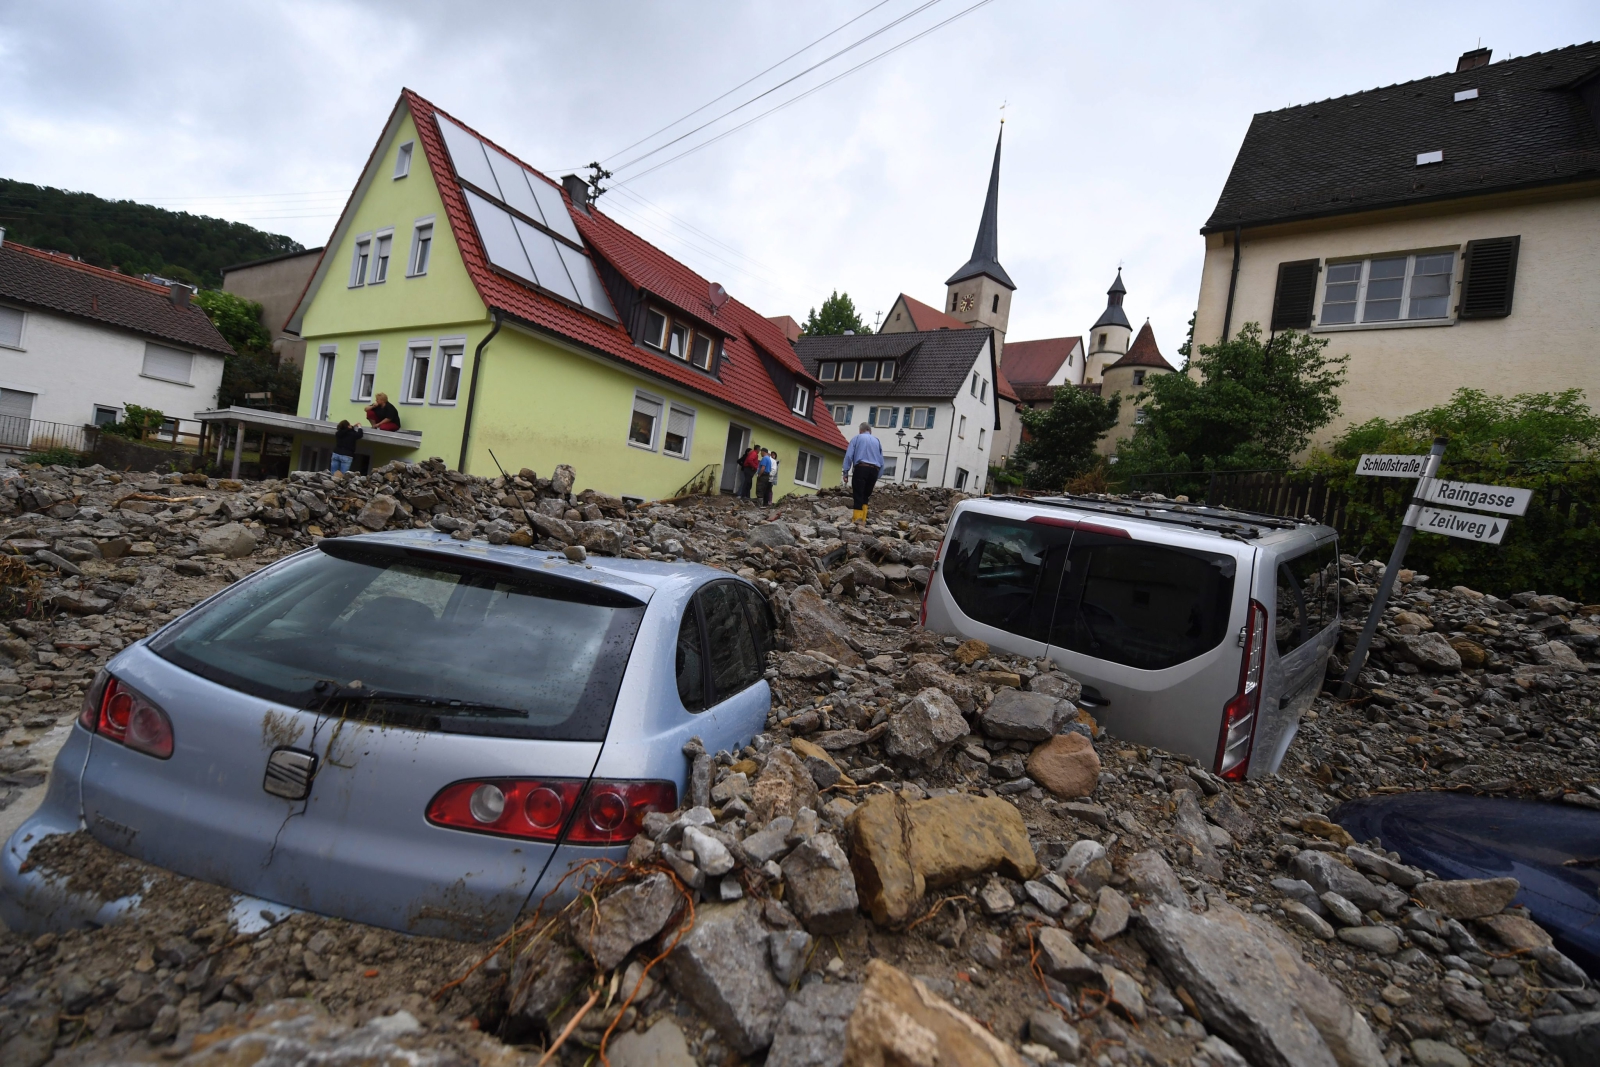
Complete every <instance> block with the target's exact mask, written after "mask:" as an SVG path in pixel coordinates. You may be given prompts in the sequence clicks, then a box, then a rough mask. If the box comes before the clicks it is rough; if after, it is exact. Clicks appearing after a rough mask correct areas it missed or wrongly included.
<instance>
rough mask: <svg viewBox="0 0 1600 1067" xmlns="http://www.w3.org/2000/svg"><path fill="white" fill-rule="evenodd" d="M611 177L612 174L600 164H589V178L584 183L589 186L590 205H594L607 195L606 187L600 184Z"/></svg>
mask: <svg viewBox="0 0 1600 1067" xmlns="http://www.w3.org/2000/svg"><path fill="white" fill-rule="evenodd" d="M609 177H611V172H610V171H609V170H606V169H605V168H604V167H602V166H601V165H600V164H599V163H598V162H596V163H591V164H589V176H588V177H587V178H585V179H584V181H585V182H586V183H587V184H588V186H589V203H591V204H592V203H594V202H595V201H596V200H599V199H600V197H602V196H604V195H605V193H606V191H607V190H606V187H605V186H603V185H601V184H600V183H601V182H603V181H605V180H606V179H607V178H609Z"/></svg>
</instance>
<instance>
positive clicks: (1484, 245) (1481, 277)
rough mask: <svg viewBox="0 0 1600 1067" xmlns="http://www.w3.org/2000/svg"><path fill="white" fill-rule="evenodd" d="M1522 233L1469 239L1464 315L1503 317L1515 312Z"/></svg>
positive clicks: (1468, 317) (1491, 317) (1461, 307)
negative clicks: (1512, 295)
mask: <svg viewBox="0 0 1600 1067" xmlns="http://www.w3.org/2000/svg"><path fill="white" fill-rule="evenodd" d="M1521 244H1522V238H1521V237H1520V236H1519V237H1490V238H1486V239H1484V240H1481V241H1468V242H1467V252H1466V256H1465V257H1464V258H1465V260H1466V269H1465V270H1464V271H1463V273H1462V276H1461V306H1460V308H1459V312H1458V313H1459V314H1460V316H1461V317H1462V318H1464V319H1503V318H1505V317H1506V316H1507V315H1509V314H1511V294H1512V291H1513V290H1514V289H1515V288H1516V283H1517V250H1518V247H1519V246H1520V245H1521Z"/></svg>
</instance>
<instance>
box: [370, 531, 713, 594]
mask: <svg viewBox="0 0 1600 1067" xmlns="http://www.w3.org/2000/svg"><path fill="white" fill-rule="evenodd" d="M339 540H340V541H342V542H358V543H359V542H364V543H368V544H387V545H403V546H406V547H409V548H423V549H426V550H427V551H428V552H430V553H436V554H438V555H441V556H454V557H456V558H458V559H461V560H462V561H464V562H484V563H494V564H498V565H500V566H507V567H515V568H517V569H519V570H525V571H528V572H530V573H544V574H552V575H554V576H557V577H560V578H564V579H566V580H568V581H579V582H591V583H594V584H596V585H601V586H604V587H606V588H608V589H613V590H615V591H616V592H619V593H623V594H625V595H627V596H631V597H634V598H636V599H638V600H645V601H647V600H650V599H651V598H652V597H653V596H654V595H655V594H657V593H661V592H679V591H683V590H692V589H694V588H697V587H699V586H701V585H704V584H705V583H706V582H709V581H713V580H715V579H718V578H732V579H733V580H735V581H743V579H741V578H738V577H737V576H735V575H732V574H729V573H728V572H727V571H720V570H717V569H716V568H715V567H707V566H705V565H703V564H699V563H658V562H655V561H653V560H647V559H621V558H618V557H615V556H590V557H588V558H587V559H585V560H584V561H583V562H581V563H574V562H573V561H571V560H569V559H567V557H566V556H565V555H564V554H563V553H560V552H547V551H545V550H543V549H537V548H523V547H521V546H519V545H491V544H489V543H488V542H487V541H478V540H473V541H457V540H456V539H455V538H453V537H451V536H450V535H449V534H445V533H440V532H439V531H437V530H395V531H390V532H386V533H375V534H360V535H358V536H355V537H341V538H339Z"/></svg>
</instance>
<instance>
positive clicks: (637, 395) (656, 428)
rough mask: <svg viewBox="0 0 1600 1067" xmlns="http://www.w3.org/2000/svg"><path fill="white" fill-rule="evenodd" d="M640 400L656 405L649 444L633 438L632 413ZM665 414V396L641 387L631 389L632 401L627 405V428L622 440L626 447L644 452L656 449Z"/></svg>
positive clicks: (636, 408) (658, 444)
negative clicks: (626, 443)
mask: <svg viewBox="0 0 1600 1067" xmlns="http://www.w3.org/2000/svg"><path fill="white" fill-rule="evenodd" d="M641 400H644V401H647V402H649V403H651V404H654V405H655V406H656V415H655V423H654V424H653V425H652V426H651V427H650V443H649V444H645V443H643V442H641V441H635V440H634V439H633V415H634V412H636V411H638V410H639V401H641ZM666 414H667V401H666V398H665V397H659V396H656V395H655V394H654V393H647V392H645V391H644V390H643V389H635V390H634V391H633V403H631V404H629V405H628V430H627V436H626V437H625V438H624V440H626V441H627V442H628V447H629V448H638V449H642V450H643V451H645V452H654V451H656V450H657V449H658V448H659V447H660V444H661V424H662V423H663V422H665V421H666Z"/></svg>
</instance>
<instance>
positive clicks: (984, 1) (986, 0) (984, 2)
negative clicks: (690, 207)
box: [617, 0, 994, 187]
mask: <svg viewBox="0 0 1600 1067" xmlns="http://www.w3.org/2000/svg"><path fill="white" fill-rule="evenodd" d="M992 3H994V0H978V2H977V3H975V4H973V5H972V6H971V7H969V8H965V9H964V10H962V11H958V12H957V13H956V14H954V15H951V16H950V17H949V18H947V19H945V20H944V21H942V22H936V23H934V24H933V25H932V26H929V27H928V28H927V29H925V30H923V31H922V32H921V33H918V34H914V35H913V36H911V37H907V38H906V39H905V40H904V41H901V42H900V43H899V44H897V45H893V46H891V47H889V48H886V49H884V50H883V51H882V52H879V53H878V54H877V55H875V56H872V57H871V58H869V59H864V60H862V61H861V62H860V63H857V64H856V65H855V66H853V67H851V68H849V69H848V70H845V71H843V72H841V73H839V74H835V75H834V76H833V77H831V78H829V79H828V80H827V81H825V82H822V83H821V84H820V85H815V86H813V87H811V88H810V89H807V90H806V91H805V92H803V93H801V94H799V95H798V96H794V97H790V98H789V99H788V100H785V101H784V102H783V103H781V104H778V105H776V106H775V107H771V108H768V109H767V110H766V111H763V112H762V113H761V114H759V115H756V116H755V117H753V118H749V119H746V120H745V121H744V122H741V123H740V124H739V125H737V126H735V127H733V128H732V129H728V130H724V131H723V132H721V133H719V134H717V135H716V136H715V137H711V138H709V139H707V140H705V141H701V142H700V143H699V144H697V145H695V146H694V147H692V148H687V149H685V150H684V151H682V152H679V153H678V154H677V155H675V156H671V157H669V158H667V159H664V160H662V161H661V162H660V163H657V164H656V165H655V166H653V167H647V168H645V169H644V170H642V171H640V172H639V173H638V174H635V175H633V176H632V177H629V178H624V179H622V180H621V181H619V182H618V183H617V186H619V187H620V186H622V185H624V184H626V183H628V182H633V181H637V180H639V179H640V178H643V177H644V176H645V175H646V174H652V173H654V172H655V171H658V170H660V169H661V168H662V167H665V166H666V165H667V164H669V163H674V162H676V161H677V160H680V159H682V158H683V157H684V156H691V155H693V154H694V153H696V152H698V151H700V150H701V149H702V148H709V147H710V146H711V145H714V144H716V143H717V142H718V141H720V140H722V139H723V138H724V137H729V136H731V135H733V134H735V133H738V132H739V131H740V130H742V129H744V128H745V127H746V126H751V125H754V124H755V123H757V122H760V121H761V120H762V119H764V118H766V117H767V116H768V115H772V114H775V113H777V112H779V111H782V110H783V109H784V108H786V107H788V106H790V105H791V104H798V103H799V102H800V101H802V100H804V99H805V98H806V97H808V96H810V95H811V94H812V93H815V92H819V91H821V90H823V89H826V88H827V87H828V86H830V85H832V84H833V83H834V82H836V81H838V80H840V79H841V78H847V77H849V76H850V75H852V74H854V73H855V72H856V71H858V70H860V69H861V68H862V67H866V66H870V65H871V64H873V63H876V62H877V61H878V60H880V59H882V58H884V57H885V56H888V55H891V54H893V53H895V52H898V51H899V50H900V49H902V48H904V47H905V46H906V45H908V44H912V43H914V42H916V41H919V40H921V39H922V38H924V37H926V36H927V35H928V34H930V33H933V32H934V31H936V30H939V29H941V28H943V27H945V26H948V25H950V23H952V22H954V21H956V20H957V19H960V18H964V17H966V16H967V15H970V14H972V13H973V12H974V11H976V10H978V8H980V7H986V6H988V5H989V4H992ZM924 6H926V5H924Z"/></svg>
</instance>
